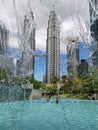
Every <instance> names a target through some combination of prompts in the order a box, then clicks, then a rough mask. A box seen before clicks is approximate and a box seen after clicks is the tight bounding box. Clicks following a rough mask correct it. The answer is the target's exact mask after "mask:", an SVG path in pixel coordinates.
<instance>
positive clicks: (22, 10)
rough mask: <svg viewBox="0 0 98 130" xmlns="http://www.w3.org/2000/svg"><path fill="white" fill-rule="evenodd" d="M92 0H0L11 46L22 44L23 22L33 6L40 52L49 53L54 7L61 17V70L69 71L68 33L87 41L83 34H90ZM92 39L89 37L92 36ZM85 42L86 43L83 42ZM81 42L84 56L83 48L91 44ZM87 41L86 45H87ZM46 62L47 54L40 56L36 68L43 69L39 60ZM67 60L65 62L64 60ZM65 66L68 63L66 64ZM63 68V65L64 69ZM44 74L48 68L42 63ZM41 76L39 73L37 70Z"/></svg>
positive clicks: (37, 46) (1, 12)
mask: <svg viewBox="0 0 98 130" xmlns="http://www.w3.org/2000/svg"><path fill="white" fill-rule="evenodd" d="M88 1H89V0H0V20H1V21H2V23H4V24H5V26H6V27H7V29H8V30H9V33H10V37H9V47H11V48H17V47H18V48H21V45H22V43H21V42H20V41H19V37H21V30H22V25H23V18H24V15H25V14H28V12H29V10H30V9H31V10H32V11H33V14H34V25H35V28H36V34H35V36H36V52H37V50H39V51H38V53H40V52H41V53H45V51H46V39H47V25H48V19H49V14H50V11H52V10H53V5H55V10H56V13H57V16H58V19H59V21H60V39H61V45H60V50H61V63H62V64H61V66H62V67H61V73H62V74H63V73H66V53H67V50H66V46H67V44H68V43H67V38H68V37H79V42H81V43H83V42H84V40H85V39H82V38H81V37H80V34H81V35H84V34H85V37H87V38H88V37H89V28H88V26H89V6H88V5H89V4H88ZM88 40H89V39H88ZM83 45H84V46H83ZM83 45H81V50H82V51H81V53H80V55H81V57H83V58H87V55H84V54H85V53H82V52H83V50H84V49H83V48H85V49H86V52H87V53H88V51H87V48H88V47H89V44H86V43H83ZM85 45H86V46H85ZM39 61H40V62H42V63H43V66H44V63H45V62H43V61H45V58H44V57H43V58H36V68H35V69H36V72H39V69H40V66H38V67H37V65H38V64H40V63H39ZM63 61H64V62H63ZM64 66H65V67H64ZM62 68H63V69H62ZM41 71H42V75H43V73H44V72H45V68H42V67H41ZM36 77H37V79H38V74H37V73H36Z"/></svg>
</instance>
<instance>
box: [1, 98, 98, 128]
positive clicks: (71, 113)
mask: <svg viewBox="0 0 98 130" xmlns="http://www.w3.org/2000/svg"><path fill="white" fill-rule="evenodd" d="M0 130H98V101H82V100H81V101H80V100H64V99H62V100H61V101H60V102H59V104H56V103H55V100H51V101H49V102H46V100H44V99H43V100H37V101H20V102H9V103H0Z"/></svg>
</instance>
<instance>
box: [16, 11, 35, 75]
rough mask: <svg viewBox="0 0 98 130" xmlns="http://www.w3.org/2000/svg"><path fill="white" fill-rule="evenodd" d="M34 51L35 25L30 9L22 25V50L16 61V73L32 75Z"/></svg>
mask: <svg viewBox="0 0 98 130" xmlns="http://www.w3.org/2000/svg"><path fill="white" fill-rule="evenodd" d="M34 51H35V27H34V16H33V12H32V11H31V10H30V12H29V14H27V15H25V17H24V27H23V52H22V56H21V58H20V59H19V60H18V62H17V65H18V66H17V74H18V75H28V76H31V77H34V63H35V60H34V55H33V52H34Z"/></svg>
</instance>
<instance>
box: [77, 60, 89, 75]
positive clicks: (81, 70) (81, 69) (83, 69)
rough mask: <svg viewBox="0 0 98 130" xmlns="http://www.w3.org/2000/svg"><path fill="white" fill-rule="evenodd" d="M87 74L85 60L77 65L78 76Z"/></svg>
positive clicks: (87, 68)
mask: <svg viewBox="0 0 98 130" xmlns="http://www.w3.org/2000/svg"><path fill="white" fill-rule="evenodd" d="M88 74H89V66H88V62H87V61H86V60H85V59H82V60H81V63H80V64H79V76H87V75H88Z"/></svg>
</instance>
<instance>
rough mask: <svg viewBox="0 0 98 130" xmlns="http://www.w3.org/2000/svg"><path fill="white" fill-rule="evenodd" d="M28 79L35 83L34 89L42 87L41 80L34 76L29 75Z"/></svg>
mask: <svg viewBox="0 0 98 130" xmlns="http://www.w3.org/2000/svg"><path fill="white" fill-rule="evenodd" d="M26 79H28V80H29V82H30V83H31V84H33V88H34V89H39V88H41V87H42V83H41V82H39V81H37V80H35V79H34V78H29V77H27V78H26Z"/></svg>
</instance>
